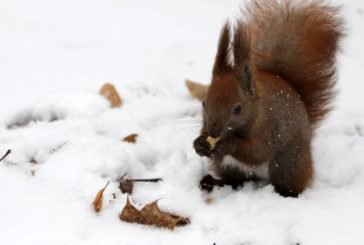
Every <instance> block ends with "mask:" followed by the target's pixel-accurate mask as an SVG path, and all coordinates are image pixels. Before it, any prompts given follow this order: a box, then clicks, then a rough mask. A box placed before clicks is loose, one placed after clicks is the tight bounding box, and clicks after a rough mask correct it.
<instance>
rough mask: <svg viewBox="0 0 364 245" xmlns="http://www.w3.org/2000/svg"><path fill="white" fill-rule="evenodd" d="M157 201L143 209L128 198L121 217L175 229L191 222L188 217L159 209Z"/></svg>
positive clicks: (139, 222) (134, 221)
mask: <svg viewBox="0 0 364 245" xmlns="http://www.w3.org/2000/svg"><path fill="white" fill-rule="evenodd" d="M157 202H158V200H157V201H154V202H152V203H149V204H147V205H145V206H144V207H143V208H142V209H141V210H138V209H137V208H135V207H134V206H133V205H132V204H131V203H130V200H129V196H128V198H127V201H126V204H125V207H124V209H123V210H122V212H121V213H120V215H119V217H120V219H121V220H122V221H125V222H129V223H138V224H142V225H153V226H157V227H163V228H167V229H170V230H173V229H174V228H175V227H176V226H185V225H187V224H189V223H190V220H189V219H188V218H184V217H180V216H177V215H174V214H170V213H167V212H163V211H161V210H160V209H159V207H158V204H157Z"/></svg>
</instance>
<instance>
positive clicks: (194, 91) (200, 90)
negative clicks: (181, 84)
mask: <svg viewBox="0 0 364 245" xmlns="http://www.w3.org/2000/svg"><path fill="white" fill-rule="evenodd" d="M185 83H186V86H187V89H188V91H190V93H191V95H192V96H193V97H195V98H196V99H198V100H201V101H203V100H204V99H205V97H206V94H207V90H208V88H209V86H208V85H204V84H201V83H196V82H193V81H191V80H188V79H186V80H185Z"/></svg>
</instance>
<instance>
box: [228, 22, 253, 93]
mask: <svg viewBox="0 0 364 245" xmlns="http://www.w3.org/2000/svg"><path fill="white" fill-rule="evenodd" d="M233 55H234V63H235V64H234V70H235V71H236V72H235V73H236V76H237V79H238V81H239V84H240V85H241V87H242V89H243V90H244V91H246V92H247V93H248V94H250V95H253V93H254V89H253V84H252V83H253V72H252V67H251V61H250V36H249V31H248V27H247V26H246V25H245V24H244V23H243V22H242V21H239V22H238V23H237V25H236V28H235V30H234V41H233Z"/></svg>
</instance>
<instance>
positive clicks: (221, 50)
mask: <svg viewBox="0 0 364 245" xmlns="http://www.w3.org/2000/svg"><path fill="white" fill-rule="evenodd" d="M229 46H230V25H229V23H228V22H226V23H225V24H224V26H223V27H222V29H221V33H220V39H219V44H218V48H217V54H216V58H215V64H214V68H213V71H212V73H213V74H218V73H221V72H223V71H226V70H227V69H229V68H230V69H231V66H230V65H229V58H228V56H229Z"/></svg>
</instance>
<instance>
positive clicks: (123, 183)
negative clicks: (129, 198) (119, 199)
mask: <svg viewBox="0 0 364 245" xmlns="http://www.w3.org/2000/svg"><path fill="white" fill-rule="evenodd" d="M119 188H120V190H121V192H122V193H123V194H125V193H128V194H131V193H133V188H134V181H132V180H128V179H124V178H122V179H121V180H120V182H119Z"/></svg>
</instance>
